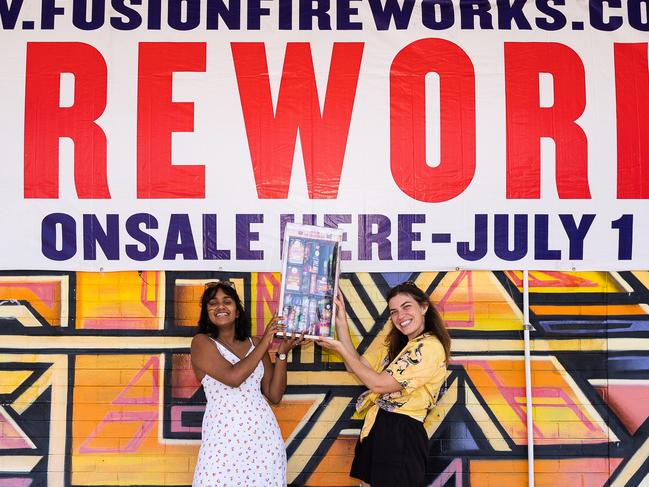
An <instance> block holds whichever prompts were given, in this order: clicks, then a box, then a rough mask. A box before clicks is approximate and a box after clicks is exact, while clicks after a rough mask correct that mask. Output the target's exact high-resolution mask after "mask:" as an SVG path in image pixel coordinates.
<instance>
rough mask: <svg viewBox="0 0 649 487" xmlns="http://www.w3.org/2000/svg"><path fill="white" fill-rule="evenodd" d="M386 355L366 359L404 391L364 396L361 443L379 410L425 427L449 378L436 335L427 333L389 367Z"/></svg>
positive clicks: (384, 352)
mask: <svg viewBox="0 0 649 487" xmlns="http://www.w3.org/2000/svg"><path fill="white" fill-rule="evenodd" d="M387 355H388V348H387V346H383V347H380V348H378V349H377V350H374V351H372V352H370V353H368V354H366V355H365V356H364V357H365V360H367V361H368V362H369V364H370V366H371V367H372V369H374V370H376V371H377V372H382V371H383V370H385V371H387V372H388V373H389V374H390V375H391V376H392V377H394V378H395V379H396V380H397V382H399V384H401V386H402V389H401V390H399V391H397V392H391V393H386V394H379V393H377V392H371V391H366V392H364V393H363V394H361V396H360V397H359V398H358V401H357V402H356V412H357V416H358V417H365V422H364V423H363V428H362V429H361V436H360V438H361V440H363V438H365V437H366V436H367V435H368V434H369V432H370V430H371V429H372V426H373V425H374V421H375V420H376V415H377V413H378V412H379V408H380V409H383V410H385V411H389V412H393V413H399V414H405V415H406V416H410V417H411V418H414V419H416V420H417V421H421V422H424V423H426V422H425V419H426V416H427V415H428V414H429V412H430V411H431V409H432V408H433V406H435V404H436V402H437V395H438V394H439V390H440V388H441V387H442V384H443V383H444V379H445V378H446V361H445V360H446V355H445V353H444V346H443V345H442V344H441V342H440V341H439V340H438V339H437V337H436V336H435V335H431V334H429V333H424V334H423V335H420V336H418V337H417V338H414V339H412V340H410V341H409V342H408V343H407V344H406V346H405V347H403V350H402V351H401V353H400V354H399V355H398V356H397V358H395V359H394V360H393V361H392V363H390V364H388V363H387V360H388V357H387Z"/></svg>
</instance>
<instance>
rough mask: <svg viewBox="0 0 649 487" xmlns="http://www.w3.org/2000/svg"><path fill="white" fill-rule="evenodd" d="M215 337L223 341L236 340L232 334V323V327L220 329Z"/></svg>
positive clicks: (231, 341)
mask: <svg viewBox="0 0 649 487" xmlns="http://www.w3.org/2000/svg"><path fill="white" fill-rule="evenodd" d="M217 338H218V339H219V340H220V341H222V342H223V343H234V342H235V340H236V336H235V334H234V325H233V326H232V327H228V328H227V329H225V330H224V329H220V330H219V334H218V335H217Z"/></svg>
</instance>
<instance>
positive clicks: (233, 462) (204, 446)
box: [192, 342, 286, 487]
mask: <svg viewBox="0 0 649 487" xmlns="http://www.w3.org/2000/svg"><path fill="white" fill-rule="evenodd" d="M214 343H215V345H216V347H217V348H218V349H219V352H220V353H221V355H223V356H224V357H225V358H226V360H228V361H230V362H231V363H233V364H234V363H236V362H237V361H238V360H239V358H238V357H237V356H235V355H234V354H233V353H232V352H230V351H229V350H227V349H226V348H225V347H223V346H222V345H220V344H219V343H217V342H214ZM252 349H253V346H251V348H250V350H249V351H248V353H250V351H252ZM263 375H264V365H263V363H262V362H259V364H258V365H257V368H256V369H255V370H254V372H253V373H252V374H251V375H250V376H249V377H248V378H247V379H246V380H245V381H244V382H243V384H241V385H240V386H239V387H230V386H227V385H225V384H223V383H221V382H219V381H218V380H216V379H214V378H213V377H210V376H208V375H206V376H205V377H204V378H203V381H202V384H203V388H204V389H205V396H206V397H207V408H206V409H205V415H204V416H203V430H202V433H203V440H202V443H201V448H200V451H199V453H198V461H197V463H196V469H195V470H194V481H193V484H192V485H193V486H194V487H208V486H209V487H252V486H258V487H285V486H286V450H285V448H284V441H283V439H282V435H281V432H280V429H279V425H278V424H277V420H276V419H275V415H274V414H273V411H272V409H271V408H270V406H269V405H268V403H267V402H266V399H265V398H264V396H263V395H262V393H261V379H262V377H263Z"/></svg>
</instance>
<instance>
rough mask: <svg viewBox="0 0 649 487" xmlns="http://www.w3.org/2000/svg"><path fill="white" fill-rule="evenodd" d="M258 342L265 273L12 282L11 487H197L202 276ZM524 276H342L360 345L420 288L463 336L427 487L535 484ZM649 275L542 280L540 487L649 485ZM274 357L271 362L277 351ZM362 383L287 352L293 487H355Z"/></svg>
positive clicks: (534, 279) (266, 296)
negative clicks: (394, 298) (223, 293)
mask: <svg viewBox="0 0 649 487" xmlns="http://www.w3.org/2000/svg"><path fill="white" fill-rule="evenodd" d="M217 277H220V278H223V277H228V278H230V279H231V280H234V281H235V282H236V285H237V289H238V290H239V291H240V293H241V294H243V297H244V300H245V305H246V307H247V309H248V311H249V312H250V314H251V317H252V323H253V333H255V334H261V333H262V331H263V327H264V324H265V323H266V321H267V320H268V319H269V317H270V316H271V313H272V310H274V309H275V306H276V302H277V300H278V297H279V275H277V274H270V273H229V274H224V273H210V272H205V273H197V272H187V273H182V272H141V273H138V272H122V273H67V272H65V273H49V272H48V273H40V272H28V273H20V274H17V273H10V272H3V273H0V486H7V487H23V486H25V487H26V486H36V485H52V486H58V485H75V486H87V485H104V486H112V485H190V484H191V480H192V474H193V468H194V464H195V459H196V454H197V451H198V446H199V442H200V421H201V416H202V411H203V409H204V402H205V398H204V395H203V393H202V390H201V389H200V388H199V387H198V384H197V383H196V380H195V378H194V376H193V374H192V372H191V368H190V366H189V357H188V350H189V348H188V347H189V343H190V340H191V336H192V335H193V327H194V324H195V322H196V319H197V316H198V312H199V305H198V299H199V297H200V294H201V292H202V289H203V287H202V283H203V282H204V281H205V280H206V279H213V278H217ZM521 278H522V273H521V272H516V271H511V272H468V271H459V272H449V273H436V272H431V273H414V274H409V273H406V274H404V273H401V274H368V273H359V274H345V275H343V276H342V279H341V288H342V290H343V292H344V294H345V296H346V299H347V301H348V312H349V314H350V318H351V320H350V322H351V324H352V327H353V337H354V340H355V342H356V343H357V345H358V348H359V350H360V351H361V352H365V351H367V350H368V349H370V348H371V347H374V346H377V345H378V344H379V343H380V342H381V340H382V337H383V333H384V331H382V330H383V328H384V325H385V324H386V323H387V313H386V309H385V307H386V303H385V301H384V299H383V295H384V293H385V291H386V290H387V289H388V288H389V287H390V286H391V285H393V284H396V283H397V282H400V281H403V280H406V279H414V280H416V282H417V283H418V284H419V285H420V287H422V288H424V289H426V290H428V291H429V292H430V294H431V295H432V296H433V299H434V302H435V303H436V304H437V306H438V307H439V309H440V310H441V311H442V314H443V316H444V319H445V320H446V323H447V325H448V327H449V328H450V329H451V333H452V336H453V362H452V364H451V367H450V371H449V376H448V380H447V388H446V392H445V394H444V395H443V397H442V398H441V400H440V403H439V405H438V408H437V410H436V414H438V416H439V426H438V428H437V430H436V432H435V434H434V437H433V440H432V441H431V457H430V462H429V471H430V474H429V479H428V481H429V485H431V486H435V487H442V486H498V487H500V486H507V487H516V486H524V485H526V482H527V460H526V453H527V445H526V443H527V433H526V424H525V421H526V420H525V414H526V411H525V382H524V372H523V370H524V369H523V339H522V331H521V330H522V317H523V310H522V303H523V299H522V294H521V292H522V283H521ZM648 288H649V272H647V271H637V272H623V273H605V272H584V273H562V272H532V273H530V316H531V321H532V323H533V325H534V326H535V328H536V331H535V332H533V334H532V338H533V342H532V346H533V357H532V375H533V378H532V380H533V401H534V405H535V410H534V436H535V444H536V448H535V451H536V457H537V459H536V481H537V483H536V485H539V486H566V487H567V486H570V487H572V486H604V485H610V486H636V485H649V459H648V457H649V422H647V417H648V416H649V307H648V304H649V291H648V290H647V289H648ZM272 354H273V353H272V352H271V355H272ZM362 391H363V387H362V386H360V385H359V384H358V382H356V381H355V380H354V379H353V378H352V377H351V376H350V375H349V374H347V373H346V372H345V371H344V367H343V366H342V364H341V362H340V361H339V360H337V359H336V357H334V356H330V355H329V354H327V353H323V352H322V351H321V350H320V349H319V348H317V347H313V346H309V347H305V348H304V349H302V350H300V351H299V352H294V353H293V355H292V356H291V357H290V366H289V386H288V389H287V393H286V395H285V397H284V401H283V402H282V404H280V405H279V406H277V407H275V408H274V410H275V413H276V415H277V417H278V420H279V422H280V426H281V429H282V433H283V435H284V437H285V440H286V443H287V451H288V458H289V463H288V469H289V472H288V476H289V480H290V482H291V483H292V484H293V485H309V486H349V485H357V484H358V482H357V481H354V480H353V479H351V478H349V476H348V475H347V472H348V470H349V465H350V463H351V456H352V453H353V447H354V444H355V441H356V436H357V435H358V429H359V427H360V420H358V419H355V418H353V405H354V402H355V398H356V397H357V396H358V394H359V393H360V392H362Z"/></svg>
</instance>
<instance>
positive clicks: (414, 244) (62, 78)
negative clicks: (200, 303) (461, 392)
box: [0, 0, 649, 272]
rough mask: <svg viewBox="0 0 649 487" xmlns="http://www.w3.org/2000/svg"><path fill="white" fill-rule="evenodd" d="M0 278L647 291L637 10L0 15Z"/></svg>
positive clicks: (218, 0)
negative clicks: (447, 273)
mask: <svg viewBox="0 0 649 487" xmlns="http://www.w3.org/2000/svg"><path fill="white" fill-rule="evenodd" d="M0 21H1V23H2V26H1V27H2V30H0V41H1V46H2V49H0V106H1V107H2V110H1V111H0V137H1V138H2V150H3V154H2V178H1V179H0V195H1V196H0V198H2V212H0V225H1V228H2V230H3V232H2V239H1V241H2V251H1V252H0V269H4V270H10V269H11V270H26V269H34V270H48V269H57V270H78V271H82V270H88V271H98V270H105V271H109V270H128V269H131V270H145V269H159V270H174V269H178V270H208V269H213V270H219V269H221V270H232V271H279V270H280V257H281V256H280V253H281V242H282V232H283V228H284V226H285V224H286V223H287V222H297V223H307V224H315V225H320V226H328V227H337V228H340V229H341V230H343V231H344V241H343V243H342V247H341V259H342V263H341V268H342V271H343V272H349V271H414V270H418V271H421V270H444V269H455V268H461V269H492V270H498V269H543V270H550V269H563V270H573V269H574V270H596V269H599V270H623V269H642V268H649V232H648V231H647V230H646V228H647V227H648V226H649V203H648V201H649V200H648V198H649V64H648V61H647V58H648V56H647V54H648V47H647V42H648V40H649V38H648V36H647V32H648V31H649V1H641V0H634V1H632V0H628V1H621V0H617V1H616V0H591V1H587V0H575V1H573V0H569V1H560V0H554V1H552V0H536V1H532V0H529V1H525V0H502V1H501V0H498V1H496V0H491V1H488V0H466V1H465V0H145V1H144V2H143V1H141V0H112V1H110V2H109V1H107V0H0Z"/></svg>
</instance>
